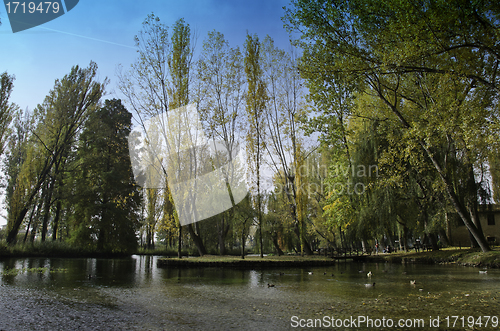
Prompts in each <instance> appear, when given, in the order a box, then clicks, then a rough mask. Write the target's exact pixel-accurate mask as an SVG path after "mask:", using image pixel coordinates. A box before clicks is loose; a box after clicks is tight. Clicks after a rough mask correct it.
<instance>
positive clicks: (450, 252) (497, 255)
mask: <svg viewBox="0 0 500 331" xmlns="http://www.w3.org/2000/svg"><path fill="white" fill-rule="evenodd" d="M369 259H383V260H387V261H392V262H406V263H412V262H415V263H458V264H463V265H470V266H486V267H493V268H499V267H500V248H499V247H495V248H493V249H492V250H491V251H490V252H487V253H483V252H481V251H480V250H478V249H459V248H457V247H448V248H444V249H441V250H439V251H427V252H414V251H412V252H406V253H405V252H396V253H391V254H379V255H372V256H371V257H370V258H369Z"/></svg>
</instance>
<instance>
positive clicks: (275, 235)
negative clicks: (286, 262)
mask: <svg viewBox="0 0 500 331" xmlns="http://www.w3.org/2000/svg"><path fill="white" fill-rule="evenodd" d="M272 242H273V245H274V248H275V249H276V252H278V256H281V255H284V253H283V250H282V249H281V248H280V245H279V244H278V235H277V234H276V233H275V232H273V234H272Z"/></svg>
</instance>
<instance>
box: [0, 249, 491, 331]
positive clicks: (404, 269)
mask: <svg viewBox="0 0 500 331" xmlns="http://www.w3.org/2000/svg"><path fill="white" fill-rule="evenodd" d="M156 261H157V258H156V257H148V256H132V257H131V258H127V259H48V258H26V259H9V260H3V261H0V273H1V276H0V277H1V278H0V330H292V329H293V330H297V329H305V328H300V327H296V328H293V327H292V326H293V324H294V322H292V317H293V316H296V317H295V320H296V321H299V320H300V319H304V321H303V323H306V322H307V319H323V318H324V316H326V318H327V320H330V321H331V319H332V318H342V319H345V318H350V317H351V316H352V317H353V318H358V316H366V317H368V318H371V319H373V320H375V319H379V320H381V319H382V318H383V317H385V318H386V319H389V318H390V319H392V320H393V321H394V322H395V323H397V321H398V320H399V319H400V318H403V319H405V320H413V319H423V320H424V321H425V327H424V328H421V329H426V330H446V329H457V330H464V329H465V330H499V329H500V328H499V327H498V326H497V327H496V328H494V327H492V324H491V320H490V325H488V327H485V326H484V325H482V326H479V325H478V324H476V325H474V326H471V327H469V325H468V323H467V318H468V316H473V317H474V318H475V319H476V321H477V318H478V317H479V316H486V315H489V316H498V317H500V286H499V285H500V282H499V281H500V270H494V269H489V270H488V272H487V273H486V274H482V273H479V270H480V269H477V268H468V267H462V266H454V265H446V266H428V265H402V264H389V263H379V264H356V263H339V264H337V265H336V266H332V267H328V268H325V267H320V268H310V269H296V268H294V269H279V270H278V269H266V270H234V269H221V268H200V269H159V268H156ZM35 268H38V269H35ZM13 269H17V270H18V271H17V274H16V272H14V271H13ZM369 271H371V272H372V274H373V276H372V277H371V278H369V277H367V273H368V272H369ZM311 273H312V274H311ZM325 273H326V274H325ZM89 275H91V278H90V279H89ZM410 280H415V281H416V284H415V285H411V284H410ZM373 282H375V286H374V287H366V286H365V284H368V283H373ZM267 284H273V285H274V287H268V285H267ZM452 315H458V316H460V317H461V316H465V320H464V321H465V325H464V327H462V326H461V325H460V323H461V322H457V324H456V325H455V326H456V327H455V328H451V327H448V326H447V325H446V322H445V321H443V319H444V318H445V317H446V316H452ZM430 316H432V318H436V317H438V316H439V317H440V321H441V324H440V327H435V328H431V327H430V325H429V318H430ZM323 321H324V320H323ZM375 322H376V321H375ZM323 323H324V322H323ZM295 325H296V323H295ZM303 325H304V324H303ZM317 325H318V324H317ZM327 326H328V325H325V324H323V328H317V329H330V330H333V329H335V330H343V329H348V330H357V329H362V327H360V326H359V325H357V327H355V328H354V327H353V328H331V327H330V328H329V327H327ZM368 329H372V328H368ZM373 329H375V328H373ZM376 329H384V328H383V327H382V328H376ZM385 329H390V330H396V329H404V330H409V329H411V328H397V327H394V328H385Z"/></svg>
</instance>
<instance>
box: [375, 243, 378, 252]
mask: <svg viewBox="0 0 500 331" xmlns="http://www.w3.org/2000/svg"><path fill="white" fill-rule="evenodd" d="M375 253H376V254H377V255H378V243H376V244H375Z"/></svg>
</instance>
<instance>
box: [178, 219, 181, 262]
mask: <svg viewBox="0 0 500 331" xmlns="http://www.w3.org/2000/svg"><path fill="white" fill-rule="evenodd" d="M177 241H178V242H177V257H178V258H179V259H180V258H182V225H180V224H179V238H178V240H177Z"/></svg>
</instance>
